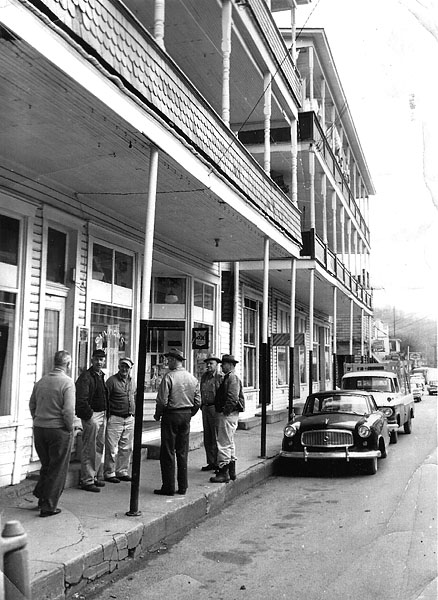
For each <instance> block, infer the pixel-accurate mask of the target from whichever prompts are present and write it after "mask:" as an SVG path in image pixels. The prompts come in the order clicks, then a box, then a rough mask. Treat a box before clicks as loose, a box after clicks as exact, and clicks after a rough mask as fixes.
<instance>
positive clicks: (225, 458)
mask: <svg viewBox="0 0 438 600" xmlns="http://www.w3.org/2000/svg"><path fill="white" fill-rule="evenodd" d="M237 363H238V361H237V360H236V359H235V358H234V356H233V355H232V354H224V356H222V371H223V373H224V378H223V381H222V383H221V384H220V386H219V389H218V391H217V393H216V400H215V406H216V437H217V466H218V472H217V473H216V475H215V476H214V477H210V481H211V482H212V483H228V482H229V481H230V479H231V480H233V481H234V480H235V479H236V448H235V445H234V433H235V432H236V429H237V424H238V421H239V412H241V411H243V410H245V398H244V395H243V386H242V382H241V381H240V379H239V377H238V376H237V374H236V373H235V371H234V369H235V367H236V364H237Z"/></svg>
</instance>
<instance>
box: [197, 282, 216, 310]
mask: <svg viewBox="0 0 438 600" xmlns="http://www.w3.org/2000/svg"><path fill="white" fill-rule="evenodd" d="M193 295H194V300H193V303H194V305H195V306H198V307H199V308H205V309H207V310H213V309H214V287H213V286H212V285H207V284H205V283H202V282H200V281H195V282H194V294H193Z"/></svg>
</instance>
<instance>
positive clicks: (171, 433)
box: [154, 348, 201, 496]
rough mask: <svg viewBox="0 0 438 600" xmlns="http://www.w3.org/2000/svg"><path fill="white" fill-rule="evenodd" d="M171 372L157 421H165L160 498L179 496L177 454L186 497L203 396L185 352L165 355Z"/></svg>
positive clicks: (160, 399)
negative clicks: (193, 427)
mask: <svg viewBox="0 0 438 600" xmlns="http://www.w3.org/2000/svg"><path fill="white" fill-rule="evenodd" d="M164 356H165V357H166V358H167V361H168V366H169V371H168V372H167V373H166V374H165V375H164V377H163V379H162V380H161V383H160V386H159V388H158V394H157V403H156V408H155V414H154V419H155V420H156V421H159V420H160V419H161V449H160V466H161V479H162V482H163V483H162V486H161V488H160V489H158V490H154V494H158V495H160V496H173V495H174V494H175V454H176V463H177V471H178V473H177V480H178V489H177V494H181V495H184V494H185V493H186V491H187V487H188V478H187V458H188V453H189V435H190V419H191V418H192V416H193V415H194V414H196V412H197V411H198V409H199V407H200V406H201V393H200V391H199V383H198V380H197V379H196V377H194V376H193V375H192V374H191V373H189V372H188V371H187V370H186V369H185V368H184V367H183V361H185V358H184V355H183V353H182V352H181V350H178V349H176V348H171V349H170V350H169V352H167V353H166V354H165V355H164Z"/></svg>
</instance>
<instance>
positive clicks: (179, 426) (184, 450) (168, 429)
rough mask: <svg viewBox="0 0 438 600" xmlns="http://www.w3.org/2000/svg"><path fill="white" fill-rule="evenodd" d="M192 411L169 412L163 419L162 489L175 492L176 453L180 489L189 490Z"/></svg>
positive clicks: (161, 451)
mask: <svg viewBox="0 0 438 600" xmlns="http://www.w3.org/2000/svg"><path fill="white" fill-rule="evenodd" d="M190 418H191V410H190V409H183V410H174V411H167V412H165V413H164V415H163V416H162V418H161V450H160V465H161V478H162V480H163V486H162V489H163V490H165V491H166V492H174V491H175V453H176V464H177V469H178V475H177V479H178V489H179V490H180V491H183V492H184V491H185V490H187V487H188V479H187V457H188V453H189V437H190Z"/></svg>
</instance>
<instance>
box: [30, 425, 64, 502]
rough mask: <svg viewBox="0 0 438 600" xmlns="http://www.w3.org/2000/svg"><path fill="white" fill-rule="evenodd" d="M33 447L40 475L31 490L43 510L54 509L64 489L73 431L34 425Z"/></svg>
mask: <svg viewBox="0 0 438 600" xmlns="http://www.w3.org/2000/svg"><path fill="white" fill-rule="evenodd" d="M34 442H35V449H36V451H37V453H38V457H39V459H40V462H41V470H40V477H39V480H38V483H37V484H36V486H35V489H34V491H33V493H34V496H36V497H37V498H39V506H40V508H41V510H44V511H54V510H55V508H56V507H57V505H58V500H59V497H60V496H61V494H62V492H63V491H64V486H65V480H66V478H67V471H68V465H69V462H70V455H71V447H72V442H73V433H72V432H71V431H67V430H66V429H51V428H49V427H34Z"/></svg>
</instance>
